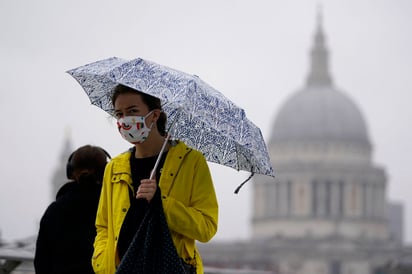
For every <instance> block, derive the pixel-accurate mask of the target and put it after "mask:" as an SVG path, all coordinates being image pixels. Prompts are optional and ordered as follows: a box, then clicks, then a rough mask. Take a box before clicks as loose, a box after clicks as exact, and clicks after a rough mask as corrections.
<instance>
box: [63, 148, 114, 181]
mask: <svg viewBox="0 0 412 274" xmlns="http://www.w3.org/2000/svg"><path fill="white" fill-rule="evenodd" d="M107 158H109V159H110V155H109V153H107V152H106V150H104V149H103V148H101V147H97V146H91V145H85V146H82V147H79V148H78V149H77V150H75V151H74V152H73V153H72V155H71V156H70V157H69V160H68V163H67V165H68V170H69V167H70V169H71V177H72V178H70V179H75V180H77V181H78V182H80V183H83V182H85V183H88V182H90V181H92V182H98V183H100V182H102V181H103V174H104V169H105V167H106V164H107Z"/></svg>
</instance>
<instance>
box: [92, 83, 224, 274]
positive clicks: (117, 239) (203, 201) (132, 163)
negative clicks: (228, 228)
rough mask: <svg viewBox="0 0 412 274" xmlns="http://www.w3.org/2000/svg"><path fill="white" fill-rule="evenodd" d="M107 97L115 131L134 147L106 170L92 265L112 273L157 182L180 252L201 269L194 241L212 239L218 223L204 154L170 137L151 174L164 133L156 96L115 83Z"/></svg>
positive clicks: (104, 271)
mask: <svg viewBox="0 0 412 274" xmlns="http://www.w3.org/2000/svg"><path fill="white" fill-rule="evenodd" d="M112 103H113V106H114V111H115V112H114V115H115V117H116V118H117V125H118V128H119V132H120V134H121V135H122V137H123V138H124V139H126V140H127V141H129V142H130V143H132V144H134V147H133V149H131V150H129V151H127V152H125V153H123V154H120V155H119V156H117V157H115V158H113V159H112V160H111V161H110V163H109V164H108V165H107V167H106V170H105V174H104V180H103V188H102V193H101V196H100V202H99V207H98V212H97V217H96V228H97V236H96V239H95V242H94V254H93V258H92V264H93V268H94V271H95V272H96V273H110V274H112V273H115V271H116V268H117V267H118V266H119V264H120V261H121V259H122V257H123V256H124V254H125V253H126V251H127V248H128V246H129V244H130V242H131V241H132V239H133V236H134V234H135V233H136V231H137V230H138V228H139V224H140V223H141V220H142V219H143V217H144V213H145V210H146V208H147V204H150V202H151V201H152V199H153V197H154V195H155V193H156V190H157V188H159V189H160V190H161V201H162V205H163V210H164V215H165V217H166V221H167V224H168V226H169V230H170V233H171V236H172V240H173V243H174V245H175V247H176V251H177V253H178V255H179V257H180V258H182V260H183V261H184V262H185V263H187V264H189V265H191V266H193V268H192V269H195V272H196V273H203V265H202V260H201V257H200V254H199V252H198V250H197V248H196V244H195V241H200V242H207V241H209V240H211V239H212V237H213V236H214V235H215V234H216V231H217V223H218V203H217V199H216V194H215V190H214V186H213V182H212V178H211V175H210V171H209V168H208V165H207V162H206V160H205V158H204V156H203V155H202V153H200V152H199V151H196V150H194V149H192V148H190V147H188V146H186V145H185V144H184V143H183V142H180V141H169V142H167V143H166V149H165V152H164V153H163V154H162V155H161V156H162V157H161V158H160V159H161V160H160V164H159V167H158V168H157V169H156V170H155V171H154V174H155V176H153V177H154V179H150V177H151V176H150V174H151V172H152V169H153V167H154V164H155V162H156V160H157V157H158V155H159V152H160V151H161V148H162V146H163V144H164V142H165V138H166V134H165V126H166V115H165V113H164V112H162V110H161V104H160V100H159V99H157V98H155V97H153V96H150V95H146V94H144V93H140V92H138V91H136V90H134V89H131V88H128V87H125V86H122V85H119V86H118V87H117V88H116V89H115V91H114V94H113V96H112Z"/></svg>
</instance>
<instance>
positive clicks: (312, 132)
mask: <svg viewBox="0 0 412 274" xmlns="http://www.w3.org/2000/svg"><path fill="white" fill-rule="evenodd" d="M272 128H273V132H272V139H271V142H275V143H278V142H305V143H308V142H309V143H313V142H321V143H325V142H334V143H335V142H344V143H350V144H355V145H365V146H370V142H369V137H368V132H367V128H366V123H365V120H364V119H363V116H362V114H361V112H360V110H359V108H358V107H357V106H356V105H355V103H354V102H353V101H352V100H351V99H350V98H349V97H348V96H346V95H345V94H344V93H342V92H341V91H339V90H337V89H335V88H333V87H332V86H308V87H306V88H304V89H302V90H300V91H298V92H297V93H295V94H294V95H293V96H292V97H291V98H290V99H289V100H287V101H286V103H285V104H284V105H283V106H282V108H281V109H280V111H279V113H278V115H277V117H276V120H275V123H274V126H273V127H272Z"/></svg>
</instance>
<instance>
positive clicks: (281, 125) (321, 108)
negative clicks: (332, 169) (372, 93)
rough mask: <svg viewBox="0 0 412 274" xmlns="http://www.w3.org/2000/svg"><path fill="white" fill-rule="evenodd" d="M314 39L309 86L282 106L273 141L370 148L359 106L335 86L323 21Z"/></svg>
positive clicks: (273, 133)
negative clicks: (330, 70)
mask: <svg viewBox="0 0 412 274" xmlns="http://www.w3.org/2000/svg"><path fill="white" fill-rule="evenodd" d="M314 38H315V39H314V46H313V48H312V50H311V67H310V70H309V75H308V77H307V81H306V85H305V87H304V88H303V89H301V90H299V91H298V92H296V93H295V94H293V95H292V96H291V97H290V98H289V99H288V100H287V101H286V103H285V104H284V105H283V106H282V107H281V109H280V111H279V113H278V115H277V117H276V120H275V122H274V125H273V127H272V128H273V131H272V134H271V140H270V143H271V144H278V145H280V146H281V145H284V144H286V143H288V144H294V145H296V144H297V143H304V144H337V143H338V144H340V145H349V146H353V147H358V148H359V147H361V148H362V149H365V150H366V151H368V150H370V148H371V145H370V141H369V137H368V132H367V127H366V123H365V120H364V118H363V115H362V113H361V112H360V109H359V108H358V107H357V106H356V104H355V103H354V102H353V101H352V100H351V99H350V98H349V97H348V96H347V95H346V94H345V93H343V92H341V91H340V90H338V89H336V88H335V87H334V85H333V82H332V78H331V76H330V73H329V68H328V50H327V48H326V47H325V38H324V35H323V31H322V26H321V22H320V21H319V22H318V28H317V31H316V34H315V37H314Z"/></svg>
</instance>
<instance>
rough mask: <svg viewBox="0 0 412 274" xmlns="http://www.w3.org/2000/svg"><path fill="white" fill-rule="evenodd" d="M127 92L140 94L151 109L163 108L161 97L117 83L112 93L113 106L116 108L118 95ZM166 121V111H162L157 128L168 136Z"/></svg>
mask: <svg viewBox="0 0 412 274" xmlns="http://www.w3.org/2000/svg"><path fill="white" fill-rule="evenodd" d="M126 93H136V94H139V95H140V97H141V98H142V101H143V103H145V104H146V105H147V107H148V108H149V110H154V109H160V110H162V105H161V102H160V99H159V98H157V97H154V96H152V95H149V94H146V93H143V92H141V91H138V90H136V89H133V88H130V87H128V86H124V85H117V86H116V87H115V88H114V91H113V94H112V105H113V108H114V103H115V102H116V99H117V97H118V96H119V95H120V94H126ZM166 121H167V116H166V113H164V112H163V111H161V112H160V116H159V119H157V122H156V126H157V129H158V130H159V133H160V134H161V135H162V136H166Z"/></svg>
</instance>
